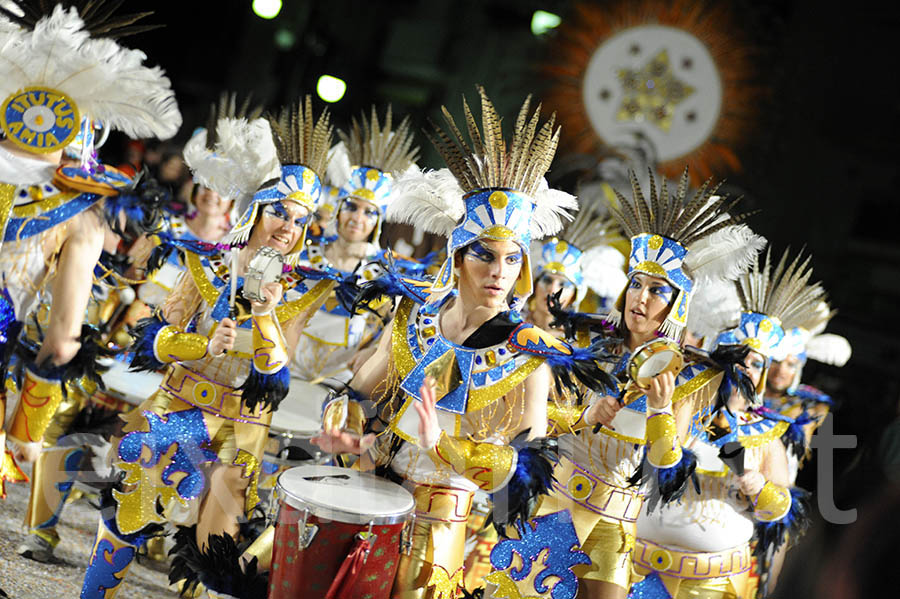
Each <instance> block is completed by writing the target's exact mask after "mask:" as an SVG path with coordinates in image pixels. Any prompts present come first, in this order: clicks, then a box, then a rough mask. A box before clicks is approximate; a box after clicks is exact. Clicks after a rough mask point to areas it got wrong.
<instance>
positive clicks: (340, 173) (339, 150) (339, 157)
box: [325, 141, 353, 187]
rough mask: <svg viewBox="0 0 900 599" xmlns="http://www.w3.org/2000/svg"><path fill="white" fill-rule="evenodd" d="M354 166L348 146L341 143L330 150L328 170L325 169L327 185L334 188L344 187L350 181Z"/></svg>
mask: <svg viewBox="0 0 900 599" xmlns="http://www.w3.org/2000/svg"><path fill="white" fill-rule="evenodd" d="M352 172H353V165H351V164H350V155H349V154H348V153H347V146H346V145H344V142H342V141H339V142H338V143H336V144H335V145H334V146H332V147H331V149H330V150H328V168H326V169H325V183H327V184H328V185H331V186H332V187H343V186H344V184H345V183H347V181H349V180H350V174H351V173H352Z"/></svg>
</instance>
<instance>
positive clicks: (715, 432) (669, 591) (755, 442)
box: [634, 252, 823, 599]
mask: <svg viewBox="0 0 900 599" xmlns="http://www.w3.org/2000/svg"><path fill="white" fill-rule="evenodd" d="M808 266H809V259H807V260H805V261H802V262H801V257H800V256H799V255H798V256H797V257H796V258H794V259H793V260H790V261H789V259H788V253H787V252H785V254H784V255H783V256H782V258H781V260H780V261H779V262H778V264H777V266H775V267H774V269H773V265H772V263H771V261H770V256H769V254H767V255H766V258H765V265H764V267H763V268H759V266H758V265H756V264H754V266H753V268H752V269H751V270H750V271H749V272H748V273H746V274H744V275H742V276H741V278H740V279H739V280H738V282H737V284H736V291H737V293H738V296H739V298H740V306H741V308H740V309H741V312H740V314H739V315H738V314H735V315H733V317H732V319H731V321H732V323H733V322H734V320H737V319H738V318H739V325H738V326H737V327H734V328H732V329H729V330H728V331H725V332H724V333H721V334H720V335H719V336H718V338H717V339H716V348H717V349H716V351H715V352H714V354H715V353H730V354H732V355H734V356H735V359H736V360H737V361H736V365H737V367H738V368H740V370H741V371H742V372H743V373H745V374H746V376H748V377H749V379H750V382H752V384H753V388H752V390H751V393H749V394H748V393H741V392H740V390H739V389H735V388H729V389H727V392H726V393H720V394H719V397H718V399H717V402H716V405H715V407H714V409H713V410H712V412H711V414H709V415H708V416H705V417H704V418H703V426H702V427H700V428H699V429H698V430H697V431H696V433H695V434H693V435H692V438H691V439H690V440H689V441H688V442H687V446H688V447H689V448H690V449H691V450H692V451H693V452H694V453H695V454H696V456H697V468H696V473H695V474H696V476H697V478H698V485H697V486H696V488H694V489H691V488H688V489H687V490H686V492H685V493H684V495H683V497H682V500H681V501H680V502H673V503H669V504H666V505H665V506H662V507H661V508H660V509H659V510H658V511H655V512H651V511H650V510H646V511H644V512H642V513H641V517H640V519H639V520H638V540H637V542H636V545H635V549H634V561H635V566H636V569H637V571H638V573H639V574H641V575H643V576H645V578H644V580H642V581H641V582H640V583H638V584H637V585H636V586H635V589H636V590H635V592H636V593H641V594H640V595H639V596H651V597H657V596H659V597H662V596H665V597H677V598H681V597H684V598H687V597H696V596H707V595H708V594H710V593H713V594H715V596H717V597H722V598H723V599H728V598H738V599H739V598H742V597H752V596H755V595H754V594H753V593H752V592H751V591H750V585H751V582H750V578H751V545H750V540H751V537H754V536H755V538H756V545H755V547H754V548H753V551H752V555H753V557H755V558H756V560H757V562H758V567H759V570H760V594H759V595H758V596H762V597H765V596H766V594H767V587H771V586H773V585H774V580H772V578H771V576H770V574H771V569H770V566H771V565H772V562H773V558H774V556H775V555H776V552H777V551H778V549H779V548H780V547H781V546H782V545H783V544H784V543H785V542H786V541H787V537H788V534H789V533H792V537H796V536H797V533H798V532H799V531H802V530H803V529H804V528H805V526H806V519H807V513H806V512H807V507H806V495H807V494H806V492H805V491H802V490H800V489H796V488H793V486H792V485H793V483H792V481H791V480H790V475H789V472H788V461H787V455H786V447H785V446H786V442H785V441H786V440H788V439H790V438H793V437H797V436H799V437H801V438H802V436H803V431H802V427H801V426H800V425H799V423H798V422H795V421H793V420H791V419H790V418H787V417H784V416H781V415H779V414H777V413H775V412H771V411H768V410H766V409H765V408H763V407H762V398H763V393H764V390H765V386H766V378H767V374H768V371H769V365H770V364H771V360H772V358H773V356H777V355H779V353H780V351H781V348H780V345H781V343H782V342H783V339H784V330H785V327H787V328H792V327H793V326H796V324H797V323H798V321H799V320H802V318H803V316H804V314H805V313H806V312H807V311H808V310H809V309H810V308H811V307H813V306H815V305H816V304H817V303H818V302H819V301H820V300H821V297H822V293H823V292H822V288H821V287H820V286H819V285H818V284H809V283H808V281H809V277H810V275H811V270H810V269H809V268H808ZM748 395H749V397H748ZM662 593H665V594H664V595H663V594H662Z"/></svg>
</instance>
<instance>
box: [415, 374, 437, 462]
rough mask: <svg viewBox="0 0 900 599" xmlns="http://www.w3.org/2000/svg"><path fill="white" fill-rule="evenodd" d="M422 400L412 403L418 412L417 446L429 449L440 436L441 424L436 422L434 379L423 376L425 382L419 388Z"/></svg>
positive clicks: (435, 443)
mask: <svg viewBox="0 0 900 599" xmlns="http://www.w3.org/2000/svg"><path fill="white" fill-rule="evenodd" d="M419 394H420V395H421V396H422V401H417V402H415V403H414V404H413V405H414V406H415V408H416V412H418V414H419V446H420V447H421V448H422V449H431V448H432V447H434V446H435V445H437V442H438V440H439V439H440V436H441V425H440V424H438V415H437V408H436V407H435V406H436V405H437V395H436V394H435V392H434V379H433V378H431V377H430V376H428V377H425V384H424V385H422V387H421V388H420V389H419Z"/></svg>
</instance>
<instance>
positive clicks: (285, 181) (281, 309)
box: [81, 97, 332, 598]
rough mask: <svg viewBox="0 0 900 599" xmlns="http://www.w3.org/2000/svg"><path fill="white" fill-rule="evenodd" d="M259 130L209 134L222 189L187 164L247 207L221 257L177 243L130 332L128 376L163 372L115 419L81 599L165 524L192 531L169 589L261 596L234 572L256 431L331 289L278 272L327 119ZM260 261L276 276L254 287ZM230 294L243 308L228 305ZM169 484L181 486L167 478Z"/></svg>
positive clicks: (296, 111)
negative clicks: (114, 483)
mask: <svg viewBox="0 0 900 599" xmlns="http://www.w3.org/2000/svg"><path fill="white" fill-rule="evenodd" d="M227 120H228V119H226V121H227ZM270 123H271V128H272V131H271V132H269V131H268V126H267V123H265V122H264V121H261V120H259V119H257V120H256V121H252V122H247V121H246V120H244V119H234V122H232V123H230V124H231V125H232V126H233V129H234V132H235V133H234V135H232V136H229V137H228V139H230V140H231V142H233V143H232V144H230V145H229V144H228V143H226V136H224V135H223V133H222V129H221V125H220V126H219V127H218V135H219V141H220V143H219V144H217V146H216V152H215V153H213V154H212V156H211V157H210V159H211V160H213V159H214V161H223V163H222V164H220V165H219V166H220V167H221V168H213V169H212V170H213V171H214V172H215V173H216V174H218V175H220V176H221V177H222V179H223V180H219V177H210V176H208V175H207V176H204V175H203V174H202V172H201V171H202V169H201V168H200V167H199V166H197V165H194V168H195V169H196V171H195V172H197V173H200V174H201V182H203V183H204V184H206V185H208V186H209V187H211V188H213V189H217V190H218V191H219V193H223V188H222V186H224V185H227V184H229V182H236V183H238V185H237V188H238V189H239V190H241V191H243V192H248V193H250V194H252V200H251V201H250V202H249V205H248V206H247V208H246V210H245V211H244V213H243V215H242V216H241V218H240V219H239V220H238V222H237V224H236V225H235V227H234V229H233V231H232V232H231V234H230V235H229V238H228V241H229V243H231V244H233V249H232V250H231V252H230V254H223V253H221V252H220V251H219V248H217V247H216V246H212V247H209V246H206V247H204V246H203V245H202V244H188V243H184V242H180V243H179V245H181V246H182V247H183V249H184V260H185V263H186V265H187V275H186V276H185V277H184V279H183V280H182V281H181V283H179V285H178V287H176V289H175V291H174V292H173V293H172V295H171V296H170V297H169V299H168V300H167V301H166V304H165V305H164V306H163V308H162V310H161V311H160V314H159V315H157V316H156V317H155V318H154V319H151V320H148V321H145V322H144V323H142V326H141V327H140V331H139V333H140V338H139V339H138V341H137V349H136V352H135V354H136V355H135V358H134V360H133V361H132V367H136V368H150V369H154V370H155V369H158V368H160V367H161V366H162V365H163V364H169V366H168V369H167V370H166V374H165V377H164V381H163V384H162V385H161V386H160V388H159V389H158V390H157V391H156V393H154V394H153V395H152V396H151V397H150V398H149V399H148V400H147V401H146V402H145V403H144V404H143V405H142V406H140V407H139V408H138V409H136V410H134V411H133V412H132V413H131V414H130V415H129V416H128V417H126V421H127V422H126V427H125V433H126V434H125V436H124V437H123V438H122V439H121V441H120V442H118V444H117V452H116V460H117V462H116V465H117V466H118V467H120V468H121V469H122V470H123V471H124V472H125V477H124V479H123V487H122V488H121V489H116V490H114V491H113V493H112V497H111V498H107V499H109V500H112V499H114V502H110V501H108V502H107V505H105V506H104V507H105V508H106V509H104V510H103V512H102V518H101V521H100V524H99V530H98V534H97V540H96V542H95V545H94V549H93V552H92V556H91V563H90V565H89V566H88V570H87V573H86V575H85V580H84V585H83V588H82V595H81V596H82V597H83V598H88V597H106V598H108V597H111V596H113V595H114V594H115V593H116V591H117V589H118V587H119V585H120V584H121V581H122V578H123V577H124V575H125V571H126V569H127V567H128V565H129V564H130V562H131V560H132V559H133V556H134V552H135V549H136V548H137V547H138V546H139V545H140V544H142V543H143V542H144V540H145V539H146V536H147V535H148V534H149V533H150V532H152V529H153V528H154V527H158V526H159V524H160V523H161V522H163V521H164V520H165V519H166V518H169V519H176V520H180V521H196V522H197V524H196V526H191V527H179V531H178V533H176V546H175V548H174V549H173V554H174V558H173V563H172V570H171V572H170V581H171V582H173V583H175V582H179V581H182V580H184V581H185V583H184V588H185V590H186V591H187V592H190V591H192V590H193V588H194V587H196V585H197V584H199V583H202V584H203V585H205V586H206V588H207V590H208V592H209V593H210V594H211V595H216V594H219V595H224V596H235V597H259V596H263V595H264V594H265V592H266V582H265V578H264V577H262V576H259V575H258V574H257V572H256V562H255V560H252V561H251V562H250V563H247V564H245V565H246V571H245V570H242V569H241V563H240V561H239V558H240V553H241V552H242V550H243V541H244V539H242V538H241V535H240V524H239V522H240V521H241V520H242V519H243V518H244V516H245V514H247V513H249V512H250V510H252V509H253V508H254V506H255V504H256V502H257V496H256V485H257V480H258V476H259V465H260V462H261V459H262V452H263V447H264V445H265V442H266V439H267V433H268V423H269V420H270V419H271V417H272V411H273V410H275V409H277V407H278V403H279V402H280V401H281V400H282V399H283V398H284V396H285V394H286V393H287V386H288V381H289V374H288V366H287V365H288V361H289V356H290V355H291V352H292V351H293V349H294V346H295V344H296V343H297V339H298V337H299V335H300V331H301V329H302V327H303V324H304V323H305V321H306V319H307V318H308V317H309V316H310V314H312V312H313V311H314V310H315V309H316V308H317V307H318V305H317V303H318V302H319V301H323V300H324V298H325V297H326V295H327V292H328V291H329V290H330V289H331V285H332V282H331V281H330V280H327V279H321V280H318V281H311V280H304V279H301V278H300V277H299V276H298V275H297V274H295V273H294V272H293V271H292V269H291V268H285V269H283V268H281V266H280V265H281V263H282V260H283V261H284V262H286V263H287V265H288V266H290V265H294V264H296V263H297V262H298V260H299V256H300V252H301V251H302V248H303V242H304V237H305V232H306V224H307V219H308V218H309V216H310V215H311V214H312V213H313V212H314V211H315V208H316V202H317V201H318V199H319V195H320V191H321V185H320V183H319V178H318V174H317V173H321V172H324V169H325V166H326V160H327V152H328V147H329V146H330V139H331V133H332V129H331V126H330V124H329V117H328V114H327V112H325V113H323V114H322V115H320V116H319V118H318V119H314V118H313V111H312V101H311V99H310V98H309V97H306V99H305V102H303V103H301V104H299V105H297V106H294V107H291V108H289V109H284V110H282V112H281V113H280V115H279V117H278V118H277V119H275V118H272V119H270ZM273 141H274V142H275V146H276V148H277V154H278V160H279V161H280V170H275V171H274V172H275V173H277V174H276V178H275V179H272V178H271V172H272V171H271V170H270V165H268V164H267V163H266V161H265V160H264V157H265V156H267V155H268V154H270V153H271V152H270V151H269V150H267V149H266V146H271V144H272V142H273ZM232 150H233V151H232ZM224 161H230V165H228V164H224ZM275 167H276V169H277V167H278V162H275ZM261 184H262V187H261V188H259V189H258V191H256V192H255V193H253V190H254V189H255V188H256V187H258V186H259V185H261ZM224 195H229V194H228V193H224ZM244 243H246V245H244V247H240V245H241V244H244ZM192 247H193V248H194V249H193V251H192V250H191V248H192ZM273 262H274V263H275V264H277V265H278V267H277V268H276V269H275V270H276V271H277V272H276V273H275V274H274V276H273V279H274V280H268V281H267V280H265V278H264V276H265V273H266V272H272V270H273V269H272V267H271V266H272V263H273ZM279 275H280V276H279ZM239 289H242V292H241V293H242V295H244V296H245V297H247V296H249V306H247V305H246V304H245V303H244V302H243V301H242V300H238V299H237V292H238V290H239ZM248 308H249V309H248ZM233 309H234V312H233V311H232V310H233ZM235 312H236V314H235ZM114 446H115V445H114ZM175 472H180V473H183V476H182V477H179V478H173V474H174V473H175ZM158 505H161V506H162V507H163V508H165V515H164V514H161V513H159V512H158V511H157V506H158ZM179 512H180V513H179ZM179 516H182V517H179Z"/></svg>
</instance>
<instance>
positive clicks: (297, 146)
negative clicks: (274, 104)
mask: <svg viewBox="0 0 900 599" xmlns="http://www.w3.org/2000/svg"><path fill="white" fill-rule="evenodd" d="M268 118H269V124H270V125H271V127H272V134H273V135H272V138H273V139H274V141H275V148H276V151H277V152H278V160H279V161H280V162H281V164H282V165H285V164H299V165H302V166H305V167H307V168H309V169H311V170H312V171H313V172H314V173H316V175H318V176H319V177H324V176H325V172H326V167H327V166H328V151H329V149H330V147H331V137H332V134H333V133H334V127H333V126H332V124H331V115H330V113H329V112H328V110H327V109H325V110H323V111H322V114H320V115H319V118H318V119H314V118H313V108H312V97H311V96H306V97H305V98H304V100H303V102H302V103H297V104H294V105H292V106H289V107H285V108H282V109H281V112H279V114H278V115H277V116H275V115H270V116H269V117H268Z"/></svg>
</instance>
